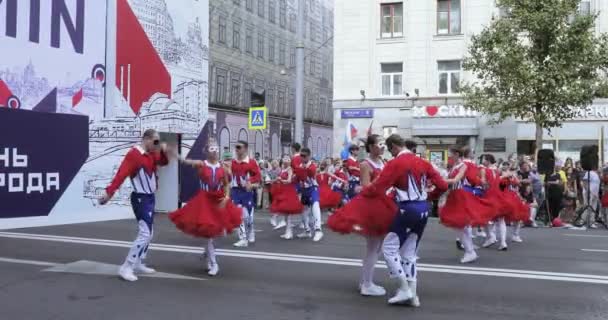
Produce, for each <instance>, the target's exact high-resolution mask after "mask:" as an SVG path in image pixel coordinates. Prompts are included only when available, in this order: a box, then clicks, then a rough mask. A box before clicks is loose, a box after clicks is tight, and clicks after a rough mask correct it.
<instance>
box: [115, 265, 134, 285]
mask: <svg viewBox="0 0 608 320" xmlns="http://www.w3.org/2000/svg"><path fill="white" fill-rule="evenodd" d="M118 275H119V276H120V277H121V278H122V279H123V280H126V281H130V282H133V281H137V276H135V273H133V267H132V266H131V265H130V264H128V263H126V262H125V264H123V265H122V266H121V267H120V269H118Z"/></svg>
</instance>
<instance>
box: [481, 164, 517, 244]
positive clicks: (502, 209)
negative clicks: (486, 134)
mask: <svg viewBox="0 0 608 320" xmlns="http://www.w3.org/2000/svg"><path fill="white" fill-rule="evenodd" d="M481 159H482V160H481V166H480V173H481V180H482V183H483V185H484V187H485V190H486V192H485V197H486V198H487V199H490V200H491V201H492V202H493V203H495V204H496V209H495V210H494V214H493V215H492V216H491V217H488V220H490V221H493V222H489V223H488V224H487V225H486V226H485V231H486V240H485V241H484V243H483V245H482V247H484V248H489V247H491V246H493V245H494V244H496V243H497V242H498V239H497V232H496V229H497V228H498V235H499V237H498V238H499V239H500V245H499V248H498V249H499V250H501V251H504V250H506V241H503V237H502V235H504V234H506V225H505V220H504V217H505V215H507V214H509V212H510V207H509V206H508V205H507V204H506V202H505V200H504V192H503V191H502V190H501V188H500V181H501V175H502V172H501V171H500V170H499V169H498V168H496V160H495V158H494V156H493V155H491V154H484V155H483V156H482V158H481ZM503 244H504V246H503Z"/></svg>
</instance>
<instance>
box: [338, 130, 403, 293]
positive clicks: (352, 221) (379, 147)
mask: <svg viewBox="0 0 608 320" xmlns="http://www.w3.org/2000/svg"><path fill="white" fill-rule="evenodd" d="M365 149H366V151H367V153H368V154H369V158H368V159H366V160H364V161H363V162H362V163H361V165H360V169H361V174H360V178H361V186H363V187H365V186H367V185H369V184H371V183H372V182H373V181H374V180H375V179H376V178H377V177H378V176H379V175H380V173H381V172H382V169H383V168H384V161H383V160H382V155H383V154H384V150H385V144H384V139H382V138H381V137H380V136H379V135H375V134H374V135H370V136H369V137H368V138H367V141H366V142H365ZM360 188H361V187H359V188H358V189H360ZM356 191H357V192H358V191H359V190H356ZM397 211H398V210H397V205H396V203H395V201H394V200H393V199H392V198H389V197H388V196H387V195H386V194H379V195H378V196H375V197H363V196H355V198H353V199H352V200H351V201H350V202H349V203H347V204H346V205H345V206H344V207H342V208H340V209H338V210H337V211H336V212H335V213H334V214H333V215H332V216H330V217H329V220H328V221H327V224H328V226H329V227H330V228H331V229H332V230H334V231H336V232H339V233H342V234H347V233H351V232H353V231H354V232H358V233H360V234H361V235H363V236H364V237H365V240H366V243H367V253H366V254H365V257H364V258H363V268H362V272H361V281H360V282H359V291H360V292H361V295H364V296H383V295H385V294H386V290H384V288H382V287H381V286H378V285H376V284H374V281H373V278H374V268H375V266H376V262H377V261H378V255H379V254H380V248H381V247H382V241H383V239H384V237H385V236H386V234H387V233H388V231H389V228H390V226H391V224H392V222H393V221H394V219H395V216H396V214H397Z"/></svg>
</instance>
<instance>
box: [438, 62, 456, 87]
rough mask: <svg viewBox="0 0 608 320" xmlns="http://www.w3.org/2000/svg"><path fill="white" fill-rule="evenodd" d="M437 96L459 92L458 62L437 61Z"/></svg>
mask: <svg viewBox="0 0 608 320" xmlns="http://www.w3.org/2000/svg"><path fill="white" fill-rule="evenodd" d="M437 69H438V70H439V94H456V93H459V92H460V61H459V60H457V61H439V62H438V63H437Z"/></svg>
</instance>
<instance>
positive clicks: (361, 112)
mask: <svg viewBox="0 0 608 320" xmlns="http://www.w3.org/2000/svg"><path fill="white" fill-rule="evenodd" d="M340 117H341V118H342V119H362V118H373V117H374V109H346V110H342V111H341V112H340Z"/></svg>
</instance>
